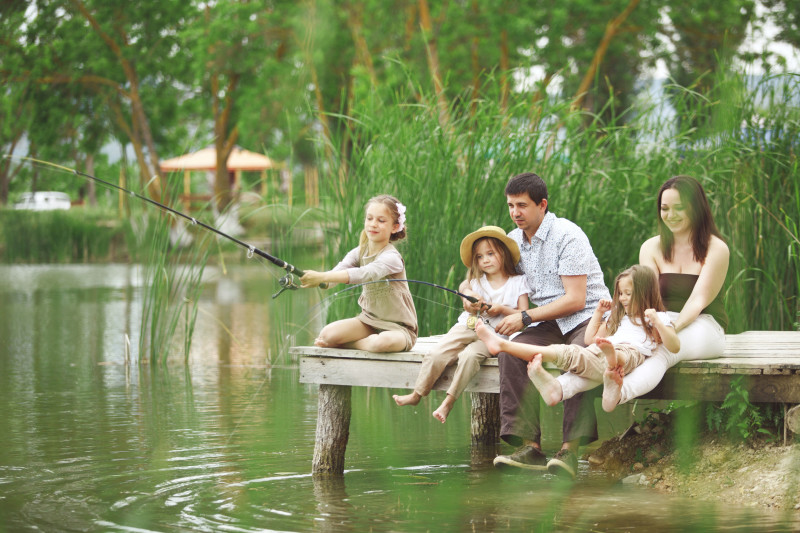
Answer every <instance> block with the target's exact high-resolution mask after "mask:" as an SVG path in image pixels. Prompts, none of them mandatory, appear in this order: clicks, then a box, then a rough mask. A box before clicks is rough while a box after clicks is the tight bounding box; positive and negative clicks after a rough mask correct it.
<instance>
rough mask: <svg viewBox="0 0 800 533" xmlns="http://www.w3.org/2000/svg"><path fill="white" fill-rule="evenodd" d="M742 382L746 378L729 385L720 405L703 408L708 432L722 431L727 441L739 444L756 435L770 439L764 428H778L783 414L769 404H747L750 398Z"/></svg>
mask: <svg viewBox="0 0 800 533" xmlns="http://www.w3.org/2000/svg"><path fill="white" fill-rule="evenodd" d="M746 379H747V377H746V376H739V377H737V378H736V379H734V380H733V381H731V390H730V392H729V393H728V394H727V396H725V400H724V401H723V402H722V403H721V404H719V403H709V404H708V405H707V407H706V424H707V426H708V429H710V430H712V431H724V432H725V433H726V434H727V435H728V436H729V437H731V438H733V439H735V440H742V441H744V440H747V439H751V438H753V437H755V436H757V435H767V436H770V437H773V435H772V433H771V431H770V430H769V429H768V428H767V426H769V427H772V428H775V427H780V425H778V424H782V420H783V414H782V412H781V411H777V410H776V408H775V406H773V405H771V404H768V405H767V406H765V407H761V406H755V405H753V404H752V403H750V395H749V393H748V391H747V389H746V387H745V386H744V383H743V382H744V381H745V380H746ZM773 438H774V437H773Z"/></svg>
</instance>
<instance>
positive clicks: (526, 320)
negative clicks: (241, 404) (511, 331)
mask: <svg viewBox="0 0 800 533" xmlns="http://www.w3.org/2000/svg"><path fill="white" fill-rule="evenodd" d="M531 324H533V320H531V315H529V314H528V313H526V312H525V311H522V325H523V326H525V327H526V328H527V327H528V326H530V325H531Z"/></svg>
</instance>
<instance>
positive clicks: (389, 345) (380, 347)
mask: <svg viewBox="0 0 800 533" xmlns="http://www.w3.org/2000/svg"><path fill="white" fill-rule="evenodd" d="M350 346H352V347H353V348H355V349H356V350H364V351H367V352H375V353H385V352H401V351H403V350H405V349H406V336H405V335H404V334H403V333H401V332H399V331H381V332H380V333H373V334H372V335H369V336H367V337H364V338H362V339H358V340H356V341H353V342H352V343H351V344H350Z"/></svg>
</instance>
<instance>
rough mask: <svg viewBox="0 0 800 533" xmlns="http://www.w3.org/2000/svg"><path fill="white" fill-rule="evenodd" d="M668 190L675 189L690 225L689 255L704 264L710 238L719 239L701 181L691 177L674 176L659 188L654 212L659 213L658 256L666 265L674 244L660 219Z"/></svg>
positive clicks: (667, 229) (670, 233) (669, 232)
mask: <svg viewBox="0 0 800 533" xmlns="http://www.w3.org/2000/svg"><path fill="white" fill-rule="evenodd" d="M667 189H675V190H676V191H678V194H679V195H680V198H681V203H682V204H683V206H684V207H685V208H686V214H687V216H688V217H689V226H690V227H691V230H692V252H693V253H694V260H695V261H697V262H698V263H701V264H702V263H704V262H705V260H706V255H708V247H709V246H710V244H711V236H712V235H714V236H715V237H719V238H720V239H722V236H721V235H720V234H719V230H717V225H716V224H715V223H714V217H713V216H712V215H711V208H710V207H709V205H708V199H707V198H706V193H705V191H704V190H703V186H702V185H700V182H699V181H697V180H696V179H694V178H692V177H690V176H674V177H672V178H670V179H668V180H667V181H665V182H664V184H663V185H662V186H661V189H659V191H658V201H657V203H656V210H657V213H658V233H659V235H660V237H661V239H660V242H661V255H663V256H664V259H665V260H666V261H667V262H670V261H672V252H673V250H672V248H673V245H674V244H675V236H674V235H673V234H672V232H671V231H670V230H669V228H668V227H667V225H666V224H665V223H664V221H663V220H662V219H661V197H662V196H663V195H664V191H666V190H667Z"/></svg>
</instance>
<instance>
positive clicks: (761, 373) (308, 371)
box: [290, 331, 800, 475]
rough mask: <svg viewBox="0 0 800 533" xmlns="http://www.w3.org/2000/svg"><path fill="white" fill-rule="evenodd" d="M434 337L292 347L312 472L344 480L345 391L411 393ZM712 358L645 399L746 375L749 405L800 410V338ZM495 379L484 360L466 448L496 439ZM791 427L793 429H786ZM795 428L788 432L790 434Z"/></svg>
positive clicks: (717, 389) (441, 386)
mask: <svg viewBox="0 0 800 533" xmlns="http://www.w3.org/2000/svg"><path fill="white" fill-rule="evenodd" d="M439 338H440V336H434V337H422V338H420V339H418V340H417V343H416V345H415V346H414V349H413V350H411V351H409V352H400V353H383V354H380V353H371V352H364V351H360V350H344V349H335V348H319V347H316V346H295V347H293V348H291V349H290V353H292V354H294V355H297V356H298V357H299V360H300V382H301V383H316V384H318V385H319V386H320V387H319V404H318V412H317V435H316V445H315V448H314V461H313V465H312V471H313V472H314V473H315V474H339V475H340V474H342V473H343V472H344V455H345V450H346V448H347V440H348V436H349V431H350V412H351V410H350V392H351V387H354V386H355V387H381V388H389V389H412V388H413V387H414V383H415V381H416V379H417V374H418V373H419V365H420V362H421V361H422V358H423V356H424V355H425V354H426V353H427V352H428V351H429V350H430V349H431V348H432V347H433V346H434V345H435V344H436V343H437V341H438V340H439ZM726 340H727V345H726V348H725V354H724V356H723V357H721V358H718V359H709V360H698V361H686V362H683V363H680V364H679V365H676V366H675V367H673V368H671V369H670V370H669V371H668V372H667V375H666V376H664V379H663V380H662V382H661V384H659V386H658V387H656V388H655V389H654V390H652V391H651V392H650V393H649V394H647V395H645V396H643V398H647V399H657V400H702V401H722V400H724V399H725V397H726V396H727V394H728V393H729V392H730V390H731V389H730V384H731V381H733V380H734V379H737V378H738V377H739V376H745V377H746V378H745V379H744V380H743V386H744V387H745V388H746V389H747V390H748V392H749V399H750V401H751V402H753V403H761V402H766V403H786V404H800V332H793V331H747V332H745V333H740V334H737V335H728V336H727V339H726ZM454 370H455V366H452V367H450V368H448V369H447V371H446V372H445V373H444V374H443V375H442V377H441V378H440V379H439V380H438V381H437V382H436V385H435V386H434V390H447V388H448V387H449V386H450V383H451V381H452V376H453V371H454ZM499 380H500V374H499V371H498V368H497V359H495V358H491V359H488V360H487V361H486V362H485V363H484V364H483V365H482V366H481V370H480V372H478V374H477V375H476V376H475V377H474V378H473V379H472V381H471V382H470V384H469V385H468V387H467V389H466V391H465V392H471V393H473V394H471V397H472V442H473V444H478V445H481V444H487V445H488V444H493V443H496V442H497V440H498V439H499V414H498V413H499V409H498V392H499ZM790 427H791V426H790ZM792 429H794V428H792Z"/></svg>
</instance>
